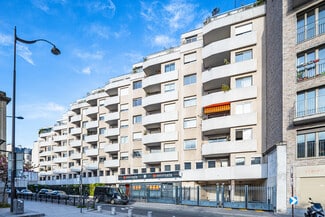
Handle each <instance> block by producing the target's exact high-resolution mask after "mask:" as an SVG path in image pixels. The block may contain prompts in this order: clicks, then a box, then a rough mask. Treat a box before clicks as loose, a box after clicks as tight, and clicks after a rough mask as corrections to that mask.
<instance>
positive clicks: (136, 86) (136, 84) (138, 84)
mask: <svg viewBox="0 0 325 217" xmlns="http://www.w3.org/2000/svg"><path fill="white" fill-rule="evenodd" d="M140 88H142V81H135V82H133V90H135V89H140Z"/></svg>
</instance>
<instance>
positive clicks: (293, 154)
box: [266, 0, 325, 211]
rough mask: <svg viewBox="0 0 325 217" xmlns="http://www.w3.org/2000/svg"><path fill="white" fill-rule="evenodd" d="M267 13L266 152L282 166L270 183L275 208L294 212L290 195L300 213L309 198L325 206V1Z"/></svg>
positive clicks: (273, 6) (285, 2)
mask: <svg viewBox="0 0 325 217" xmlns="http://www.w3.org/2000/svg"><path fill="white" fill-rule="evenodd" d="M266 13H267V16H266V50H267V53H266V86H267V102H266V105H267V106H266V114H267V115H266V116H267V121H266V122H267V125H266V128H267V131H266V132H267V133H266V146H267V147H266V150H267V152H268V154H269V156H270V155H271V154H270V153H271V152H272V151H274V150H276V154H275V155H276V157H273V159H272V160H274V162H275V163H277V164H278V165H282V166H278V168H277V169H278V173H277V177H276V178H275V179H273V180H272V181H273V182H274V183H276V185H277V192H278V193H277V198H278V200H279V201H278V206H277V209H278V211H285V210H286V209H287V208H289V207H291V205H290V204H289V203H288V201H289V197H291V196H297V197H298V200H299V203H298V204H297V205H296V207H298V208H304V207H306V206H308V198H309V197H312V198H313V199H314V200H315V201H317V202H321V203H323V204H324V203H325V200H324V196H323V195H324V194H325V192H324V190H325V189H324V183H325V157H324V156H325V142H324V141H325V128H324V127H325V118H324V117H325V115H324V114H325V113H324V111H325V110H324V108H325V104H324V103H325V86H324V84H325V76H323V74H324V66H325V65H324V63H325V59H324V57H325V56H324V55H325V34H324V33H325V2H324V1H320V0H313V1H307V0H282V1H268V2H267V4H266ZM280 24H282V25H280ZM278 96H282V97H281V98H279V97H278ZM269 165H270V163H269ZM269 179H270V177H269ZM284 180H285V182H284ZM280 195H281V196H280Z"/></svg>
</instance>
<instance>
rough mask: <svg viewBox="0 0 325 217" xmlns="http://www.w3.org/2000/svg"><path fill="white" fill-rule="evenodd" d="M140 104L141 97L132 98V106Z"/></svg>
mask: <svg viewBox="0 0 325 217" xmlns="http://www.w3.org/2000/svg"><path fill="white" fill-rule="evenodd" d="M141 104H142V99H141V98H136V99H133V107H136V106H141Z"/></svg>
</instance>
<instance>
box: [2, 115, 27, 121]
mask: <svg viewBox="0 0 325 217" xmlns="http://www.w3.org/2000/svg"><path fill="white" fill-rule="evenodd" d="M6 117H7V118H12V116H10V115H7V116H6ZM15 118H17V119H19V120H23V119H24V117H22V116H16V117H15Z"/></svg>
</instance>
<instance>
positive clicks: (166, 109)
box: [164, 103, 176, 112]
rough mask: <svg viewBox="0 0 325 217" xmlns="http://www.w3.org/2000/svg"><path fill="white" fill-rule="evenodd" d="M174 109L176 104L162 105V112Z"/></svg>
mask: <svg viewBox="0 0 325 217" xmlns="http://www.w3.org/2000/svg"><path fill="white" fill-rule="evenodd" d="M170 111H176V104H175V103H170V104H165V105H164V112H170Z"/></svg>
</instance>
